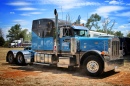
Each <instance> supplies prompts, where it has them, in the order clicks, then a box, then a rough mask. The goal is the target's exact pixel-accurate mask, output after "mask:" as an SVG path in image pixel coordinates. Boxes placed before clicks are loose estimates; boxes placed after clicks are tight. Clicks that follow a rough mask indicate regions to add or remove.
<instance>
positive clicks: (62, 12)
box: [61, 6, 63, 20]
mask: <svg viewBox="0 0 130 86" xmlns="http://www.w3.org/2000/svg"><path fill="white" fill-rule="evenodd" d="M61 12H62V20H63V10H62V6H61Z"/></svg>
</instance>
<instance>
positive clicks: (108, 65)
mask: <svg viewBox="0 0 130 86" xmlns="http://www.w3.org/2000/svg"><path fill="white" fill-rule="evenodd" d="M105 58H109V57H105ZM123 65H124V59H123V58H120V59H116V60H109V61H105V63H104V66H105V67H104V72H107V71H110V70H113V69H115V68H116V67H121V66H123Z"/></svg>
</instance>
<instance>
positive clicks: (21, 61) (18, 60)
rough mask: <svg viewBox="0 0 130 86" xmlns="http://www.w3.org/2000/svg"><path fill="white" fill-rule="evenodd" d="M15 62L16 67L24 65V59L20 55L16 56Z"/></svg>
mask: <svg viewBox="0 0 130 86" xmlns="http://www.w3.org/2000/svg"><path fill="white" fill-rule="evenodd" d="M16 61H17V64H18V65H25V59H24V56H23V54H22V53H18V54H17V55H16Z"/></svg>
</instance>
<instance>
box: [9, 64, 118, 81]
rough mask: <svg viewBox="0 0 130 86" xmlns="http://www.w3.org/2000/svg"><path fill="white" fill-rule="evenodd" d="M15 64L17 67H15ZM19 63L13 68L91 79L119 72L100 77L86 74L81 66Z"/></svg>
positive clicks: (109, 74) (107, 74)
mask: <svg viewBox="0 0 130 86" xmlns="http://www.w3.org/2000/svg"><path fill="white" fill-rule="evenodd" d="M14 66H15V67H14ZM16 66H17V65H12V66H11V67H10V68H12V69H17V70H22V71H25V72H26V71H29V72H30V71H32V72H34V71H37V72H38V73H43V72H49V73H52V74H71V75H72V76H77V77H84V78H90V79H104V78H106V77H109V76H112V75H115V74H117V73H119V72H114V71H108V72H105V73H103V74H102V75H101V76H99V77H90V76H87V75H86V74H84V73H83V72H82V71H81V70H80V69H79V68H74V69H68V68H60V67H55V66H41V65H40V66H39V65H33V66H30V65H27V66H17V67H16Z"/></svg>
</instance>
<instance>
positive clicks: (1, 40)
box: [0, 36, 5, 46]
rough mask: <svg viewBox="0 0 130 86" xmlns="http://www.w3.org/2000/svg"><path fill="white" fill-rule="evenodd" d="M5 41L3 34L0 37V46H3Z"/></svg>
mask: <svg viewBox="0 0 130 86" xmlns="http://www.w3.org/2000/svg"><path fill="white" fill-rule="evenodd" d="M4 43H5V40H4V38H3V37H2V36H1V37H0V46H3V45H4Z"/></svg>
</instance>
